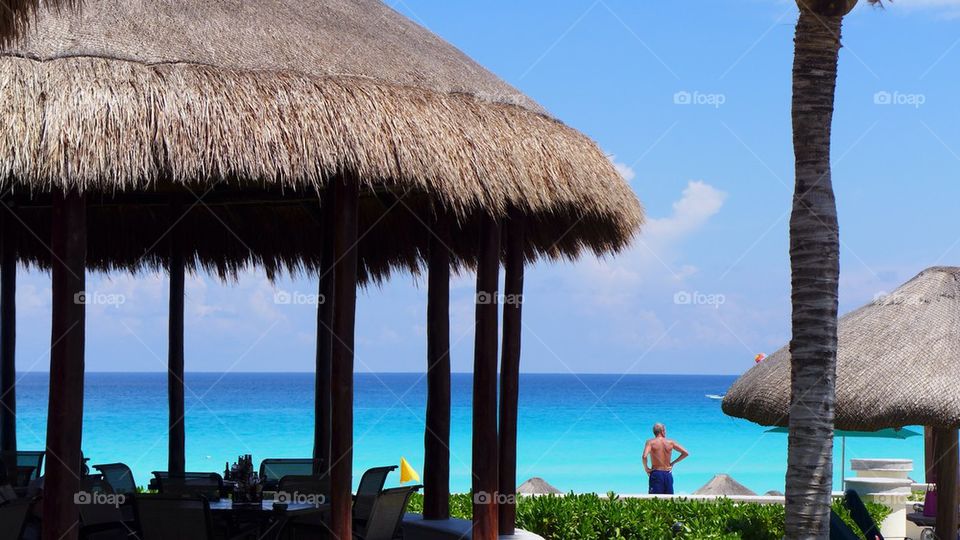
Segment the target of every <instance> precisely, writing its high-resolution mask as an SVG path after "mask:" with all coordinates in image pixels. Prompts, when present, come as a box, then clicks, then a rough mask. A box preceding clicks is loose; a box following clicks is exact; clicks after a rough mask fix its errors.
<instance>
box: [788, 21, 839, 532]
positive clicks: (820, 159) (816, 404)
mask: <svg viewBox="0 0 960 540" xmlns="http://www.w3.org/2000/svg"><path fill="white" fill-rule="evenodd" d="M842 19H843V15H832V16H830V15H820V14H817V13H814V12H813V11H811V10H810V9H808V8H806V7H805V6H803V5H801V9H800V18H799V20H798V22H797V31H796V38H795V40H794V46H795V49H794V64H793V146H794V153H795V158H796V192H795V193H794V199H793V214H792V216H791V218H790V264H791V270H792V274H793V276H792V286H793V292H792V300H793V317H792V322H793V339H792V340H791V342H790V354H791V358H792V361H791V380H790V383H791V407H790V424H789V425H790V437H789V443H788V449H787V477H786V503H787V504H786V533H787V534H786V536H787V538H791V539H792V538H827V537H828V536H829V533H830V492H831V488H832V481H833V477H832V473H833V419H834V383H835V378H836V361H837V288H838V280H839V275H840V264H839V259H840V244H839V232H838V225H837V209H836V202H835V199H834V195H833V186H832V184H831V178H830V125H831V122H832V120H833V102H834V90H835V88H836V83H837V60H838V56H839V52H840V27H841V22H842Z"/></svg>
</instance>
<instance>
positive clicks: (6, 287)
mask: <svg viewBox="0 0 960 540" xmlns="http://www.w3.org/2000/svg"><path fill="white" fill-rule="evenodd" d="M0 212H3V215H2V216H0V217H2V219H0V223H2V227H3V230H2V231H0V250H2V253H0V458H2V459H3V462H4V464H5V465H6V469H7V470H6V473H7V477H8V478H11V479H13V478H15V477H16V474H17V389H16V384H17V359H16V351H17V299H16V298H17V244H16V242H17V236H16V232H15V227H16V223H17V221H16V219H15V218H14V217H13V216H12V215H11V212H13V210H12V209H9V208H5V209H2V210H0ZM12 481H13V480H11V482H12Z"/></svg>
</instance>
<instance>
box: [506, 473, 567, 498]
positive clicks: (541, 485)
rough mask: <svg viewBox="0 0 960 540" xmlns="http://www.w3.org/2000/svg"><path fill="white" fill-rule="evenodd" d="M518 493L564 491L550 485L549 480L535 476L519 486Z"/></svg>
mask: <svg viewBox="0 0 960 540" xmlns="http://www.w3.org/2000/svg"><path fill="white" fill-rule="evenodd" d="M517 493H518V494H520V495H561V494H563V492H562V491H560V490H559V489H557V488H555V487H553V486H552V485H550V483H549V482H547V481H546V480H544V479H543V478H540V477H539V476H534V477H533V478H529V479H527V481H526V482H524V483H522V484H520V485H519V486H517Z"/></svg>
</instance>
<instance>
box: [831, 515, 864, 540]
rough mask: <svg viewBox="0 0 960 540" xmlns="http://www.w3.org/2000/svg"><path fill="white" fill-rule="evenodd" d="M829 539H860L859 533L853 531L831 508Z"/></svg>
mask: <svg viewBox="0 0 960 540" xmlns="http://www.w3.org/2000/svg"><path fill="white" fill-rule="evenodd" d="M830 540H862V539H861V538H860V535H859V534H857V533H855V532H853V529H851V528H850V527H849V526H848V525H847V523H846V522H845V521H843V518H841V517H840V516H839V515H837V513H836V512H834V511H833V510H831V511H830Z"/></svg>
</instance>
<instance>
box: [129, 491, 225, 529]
mask: <svg viewBox="0 0 960 540" xmlns="http://www.w3.org/2000/svg"><path fill="white" fill-rule="evenodd" d="M134 509H135V511H136V516H137V523H138V524H139V528H140V536H139V538H140V540H176V539H181V538H182V539H187V538H189V539H191V540H193V539H196V540H209V539H212V538H213V526H212V523H213V521H212V519H211V518H210V503H209V502H207V500H206V499H204V498H203V497H194V498H184V497H168V496H165V495H138V496H136V497H134Z"/></svg>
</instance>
